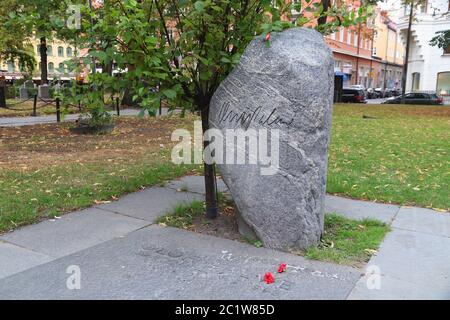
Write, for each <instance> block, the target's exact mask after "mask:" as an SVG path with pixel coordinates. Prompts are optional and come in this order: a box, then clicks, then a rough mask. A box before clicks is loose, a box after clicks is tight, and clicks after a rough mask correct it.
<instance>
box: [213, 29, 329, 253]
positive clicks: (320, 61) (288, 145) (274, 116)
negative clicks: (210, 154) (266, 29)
mask: <svg viewBox="0 0 450 320" xmlns="http://www.w3.org/2000/svg"><path fill="white" fill-rule="evenodd" d="M333 77H334V75H333V56H332V53H331V50H330V49H329V48H328V47H327V45H326V44H325V41H324V40H323V36H322V35H321V34H319V33H318V32H316V31H314V30H311V29H306V28H294V29H289V30H286V31H284V32H281V33H273V34H272V36H271V41H270V46H267V45H266V44H265V42H264V39H263V37H257V38H256V39H254V40H253V41H252V42H251V43H250V44H249V46H248V47H247V49H246V50H245V52H244V54H243V56H242V58H241V61H240V63H239V64H238V65H237V66H236V67H235V69H234V70H233V71H232V72H231V74H230V75H229V76H228V77H227V78H226V79H225V80H224V81H223V82H222V84H221V85H220V86H219V88H218V89H217V91H216V92H215V94H214V97H213V99H212V101H211V106H210V115H209V117H210V126H211V127H214V128H217V129H220V130H221V133H222V134H223V136H226V133H225V132H226V131H227V130H226V129H242V130H243V132H244V133H245V132H248V131H249V130H253V129H255V130H260V129H267V130H268V131H270V132H275V130H274V129H278V130H279V139H278V141H279V158H278V159H279V164H278V169H277V170H275V173H272V174H267V173H265V174H262V172H261V167H262V166H263V165H262V164H261V163H260V162H258V163H257V164H249V163H246V164H230V163H229V162H226V163H224V164H218V166H219V169H220V172H221V174H222V176H223V178H224V181H225V183H226V184H227V185H228V187H229V189H230V192H231V195H232V197H233V199H234V201H235V204H236V206H237V209H238V211H239V214H240V217H239V218H240V220H241V222H242V221H243V222H244V223H245V224H246V227H247V229H250V230H252V231H253V232H254V233H255V234H256V236H257V237H258V238H259V239H260V240H261V241H262V242H263V244H264V245H265V246H266V247H270V248H276V249H281V250H286V251H289V250H297V249H305V248H307V247H308V246H310V245H314V244H316V243H318V242H319V241H320V238H321V235H322V232H323V223H324V200H325V187H326V172H327V150H328V142H329V136H330V129H331V113H332V101H333ZM228 131H229V130H228ZM270 135H271V134H270ZM259 139H261V136H259ZM269 141H271V140H270V139H269ZM227 143H228V139H227V141H226V142H225V143H224V145H225V146H226V145H227ZM273 143H274V142H273V141H272V142H270V146H272V144H273ZM273 145H275V144H273ZM270 146H269V147H268V149H269V150H270ZM237 147H238V148H239V147H240V148H244V150H245V152H246V156H247V157H251V156H252V154H251V153H252V152H253V151H251V150H253V149H251V148H250V147H248V146H247V147H246V146H242V145H241V146H237ZM228 151H229V149H228V148H227V147H225V148H224V153H227V152H228ZM259 152H261V150H259ZM256 156H257V155H256ZM225 158H226V157H224V159H225Z"/></svg>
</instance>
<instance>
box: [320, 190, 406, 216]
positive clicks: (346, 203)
mask: <svg viewBox="0 0 450 320" xmlns="http://www.w3.org/2000/svg"><path fill="white" fill-rule="evenodd" d="M399 209H400V207H399V206H396V205H391V204H383V203H375V202H370V201H361V200H354V199H347V198H342V197H337V196H332V195H327V196H326V198H325V212H327V213H332V212H335V213H338V214H340V215H343V216H345V217H347V218H349V219H354V220H362V219H365V218H369V219H376V220H379V221H381V222H384V223H390V222H391V221H392V219H394V217H395V215H396V214H397V212H398V210H399Z"/></svg>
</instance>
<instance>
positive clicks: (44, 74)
mask: <svg viewBox="0 0 450 320" xmlns="http://www.w3.org/2000/svg"><path fill="white" fill-rule="evenodd" d="M39 53H40V54H41V84H44V83H48V72H47V39H46V38H45V37H41V45H40V46H39Z"/></svg>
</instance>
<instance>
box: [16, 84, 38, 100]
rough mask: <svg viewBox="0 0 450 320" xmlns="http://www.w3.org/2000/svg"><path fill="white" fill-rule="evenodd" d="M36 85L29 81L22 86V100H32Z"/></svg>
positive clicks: (20, 90) (20, 91)
mask: <svg viewBox="0 0 450 320" xmlns="http://www.w3.org/2000/svg"><path fill="white" fill-rule="evenodd" d="M33 88H34V83H33V81H31V80H27V81H25V82H24V83H23V85H21V86H20V89H19V93H20V99H22V100H27V99H29V98H30V94H31V93H32V92H33Z"/></svg>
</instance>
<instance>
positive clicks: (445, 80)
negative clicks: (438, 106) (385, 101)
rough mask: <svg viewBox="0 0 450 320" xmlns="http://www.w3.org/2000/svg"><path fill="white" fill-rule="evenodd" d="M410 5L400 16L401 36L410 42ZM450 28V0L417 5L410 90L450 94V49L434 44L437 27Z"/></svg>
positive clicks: (411, 42)
mask: <svg viewBox="0 0 450 320" xmlns="http://www.w3.org/2000/svg"><path fill="white" fill-rule="evenodd" d="M409 13H410V9H409V8H408V7H405V8H404V10H402V16H401V17H400V20H399V25H398V26H399V29H400V32H401V36H402V37H401V38H402V41H403V43H404V44H405V45H406V39H407V30H408V18H409ZM449 29H450V1H449V0H430V1H426V2H425V4H424V5H421V6H418V8H416V9H415V19H414V21H413V24H412V27H411V36H410V50H409V61H408V74H407V81H406V91H437V92H438V93H440V94H443V95H449V94H450V50H449V48H447V49H441V48H438V47H432V46H430V44H429V42H430V40H431V38H432V37H433V36H435V33H436V32H437V31H444V30H449Z"/></svg>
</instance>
